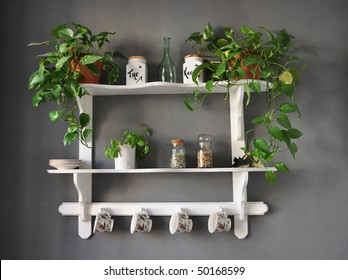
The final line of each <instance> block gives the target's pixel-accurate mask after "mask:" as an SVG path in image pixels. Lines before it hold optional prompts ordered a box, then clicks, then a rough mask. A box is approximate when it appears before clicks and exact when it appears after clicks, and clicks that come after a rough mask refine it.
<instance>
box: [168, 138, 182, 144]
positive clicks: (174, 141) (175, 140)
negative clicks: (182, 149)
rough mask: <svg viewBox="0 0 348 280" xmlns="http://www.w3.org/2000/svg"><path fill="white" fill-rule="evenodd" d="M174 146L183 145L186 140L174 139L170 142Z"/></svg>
mask: <svg viewBox="0 0 348 280" xmlns="http://www.w3.org/2000/svg"><path fill="white" fill-rule="evenodd" d="M170 142H171V143H172V144H173V145H178V144H183V143H184V140H183V139H172V140H171V141H170Z"/></svg>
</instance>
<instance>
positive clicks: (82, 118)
mask: <svg viewBox="0 0 348 280" xmlns="http://www.w3.org/2000/svg"><path fill="white" fill-rule="evenodd" d="M89 120H90V117H89V115H88V114H86V113H81V114H80V126H81V127H82V128H84V127H85V126H87V125H88V124H89Z"/></svg>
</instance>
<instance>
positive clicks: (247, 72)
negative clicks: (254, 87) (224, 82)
mask: <svg viewBox="0 0 348 280" xmlns="http://www.w3.org/2000/svg"><path fill="white" fill-rule="evenodd" d="M246 56H247V55H242V58H240V55H236V56H234V58H236V59H238V60H240V61H241V62H240V65H241V69H242V70H243V71H245V76H244V78H239V77H234V79H235V80H239V79H241V80H244V79H254V80H259V79H260V76H261V70H260V66H258V65H256V64H252V65H248V66H243V60H241V59H243V58H245V57H246ZM233 64H234V62H233V61H232V60H230V67H231V70H233ZM251 69H256V72H255V74H253V72H251Z"/></svg>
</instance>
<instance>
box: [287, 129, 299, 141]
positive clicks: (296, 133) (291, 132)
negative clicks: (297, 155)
mask: <svg viewBox="0 0 348 280" xmlns="http://www.w3.org/2000/svg"><path fill="white" fill-rule="evenodd" d="M287 132H288V135H289V137H290V138H292V139H297V138H300V137H301V136H302V132H301V131H299V130H298V129H296V128H289V129H288V131H287Z"/></svg>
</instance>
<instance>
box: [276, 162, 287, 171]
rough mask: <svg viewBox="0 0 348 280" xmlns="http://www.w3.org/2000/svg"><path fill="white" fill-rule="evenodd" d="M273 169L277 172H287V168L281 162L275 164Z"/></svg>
mask: <svg viewBox="0 0 348 280" xmlns="http://www.w3.org/2000/svg"><path fill="white" fill-rule="evenodd" d="M275 168H277V170H279V171H283V172H289V168H288V167H287V166H286V165H285V164H284V163H283V162H278V163H276V164H275Z"/></svg>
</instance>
